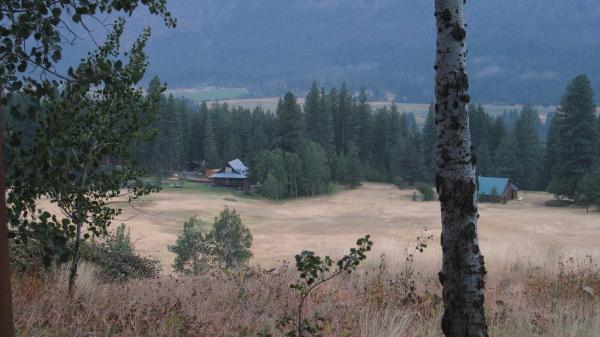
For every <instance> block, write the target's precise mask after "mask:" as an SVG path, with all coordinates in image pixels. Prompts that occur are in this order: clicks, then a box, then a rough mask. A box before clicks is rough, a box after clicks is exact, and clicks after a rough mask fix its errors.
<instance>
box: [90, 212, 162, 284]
mask: <svg viewBox="0 0 600 337" xmlns="http://www.w3.org/2000/svg"><path fill="white" fill-rule="evenodd" d="M81 259H82V260H84V261H89V262H92V263H93V264H94V265H96V266H97V267H98V268H99V270H98V272H97V275H96V276H97V277H98V278H99V279H101V280H104V281H107V282H115V281H118V282H122V281H128V280H131V279H138V278H149V277H157V276H158V275H159V272H160V261H158V260H156V259H153V258H149V257H145V256H141V255H140V254H138V253H137V252H136V251H135V248H134V246H133V242H131V236H130V232H129V229H128V228H126V227H125V224H121V225H120V226H119V227H117V228H116V230H115V233H114V234H109V235H108V236H106V237H105V238H104V239H103V241H90V242H85V243H84V244H83V245H82V247H81Z"/></svg>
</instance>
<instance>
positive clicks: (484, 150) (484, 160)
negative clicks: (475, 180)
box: [475, 140, 495, 177]
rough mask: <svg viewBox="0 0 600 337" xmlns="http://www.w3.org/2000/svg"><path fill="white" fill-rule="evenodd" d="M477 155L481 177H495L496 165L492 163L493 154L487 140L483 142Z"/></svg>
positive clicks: (477, 150)
mask: <svg viewBox="0 0 600 337" xmlns="http://www.w3.org/2000/svg"><path fill="white" fill-rule="evenodd" d="M476 153H477V164H476V167H475V168H476V170H477V175H479V176H488V177H489V176H493V175H495V170H494V164H493V162H492V152H491V150H490V147H489V146H488V142H487V140H483V141H482V142H481V144H479V147H478V148H477V149H476Z"/></svg>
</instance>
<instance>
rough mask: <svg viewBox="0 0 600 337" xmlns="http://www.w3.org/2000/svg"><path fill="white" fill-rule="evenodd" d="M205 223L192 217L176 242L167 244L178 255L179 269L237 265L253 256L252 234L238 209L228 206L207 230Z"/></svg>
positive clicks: (193, 271) (188, 271)
mask: <svg viewBox="0 0 600 337" xmlns="http://www.w3.org/2000/svg"><path fill="white" fill-rule="evenodd" d="M205 225H206V224H205V223H204V222H202V221H201V220H199V219H198V218H196V217H195V216H194V217H191V218H190V219H189V220H188V221H186V222H185V223H184V224H183V230H182V231H181V233H179V235H178V236H177V241H176V242H175V244H174V245H172V246H169V247H168V249H169V251H170V252H172V253H175V255H176V256H175V262H174V263H173V269H174V270H175V271H176V272H179V273H184V274H199V273H201V272H203V271H205V270H207V269H212V268H235V267H238V266H240V265H242V264H244V263H246V262H247V261H248V260H249V259H250V257H251V256H252V252H251V251H250V247H251V246H252V234H250V230H249V229H248V228H247V227H246V226H244V224H243V223H242V220H241V218H240V216H239V214H237V213H236V211H235V210H234V211H230V210H229V208H225V209H224V210H223V211H222V212H221V214H220V215H219V216H218V217H217V218H215V222H214V223H213V225H212V228H211V230H210V232H208V233H206V234H204V233H203V232H202V229H203V227H205Z"/></svg>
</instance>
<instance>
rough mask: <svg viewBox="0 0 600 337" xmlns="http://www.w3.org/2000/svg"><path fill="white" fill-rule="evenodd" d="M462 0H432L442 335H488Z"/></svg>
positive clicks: (453, 336) (450, 336) (447, 336)
mask: <svg viewBox="0 0 600 337" xmlns="http://www.w3.org/2000/svg"><path fill="white" fill-rule="evenodd" d="M464 6H465V0H435V17H436V22H437V48H436V49H437V50H436V63H435V67H434V68H435V70H436V74H435V95H436V104H435V112H436V124H437V134H438V139H437V174H436V189H437V191H438V194H439V198H440V204H441V213H442V237H441V244H442V251H443V260H442V270H441V271H440V273H439V278H440V282H441V283H442V286H443V299H444V316H443V319H442V330H443V332H444V335H445V336H446V337H486V336H488V334H487V325H486V322H485V313H484V308H483V302H484V299H483V289H484V276H485V273H486V271H485V267H484V262H483V255H481V252H480V250H479V244H478V239H477V218H478V214H477V203H476V200H475V193H476V190H477V178H476V176H475V161H476V159H475V154H474V153H473V149H472V147H471V136H470V133H469V120H468V116H467V110H466V105H467V104H468V103H469V100H470V98H469V95H468V94H467V91H468V89H469V81H468V78H467V73H466V56H467V48H466V33H467V32H466V27H467V25H466V23H465V15H464Z"/></svg>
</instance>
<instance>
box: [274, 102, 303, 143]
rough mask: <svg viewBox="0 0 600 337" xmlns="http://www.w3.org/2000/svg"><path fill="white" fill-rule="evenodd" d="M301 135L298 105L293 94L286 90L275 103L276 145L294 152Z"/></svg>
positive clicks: (300, 116) (300, 115) (301, 126)
mask: <svg viewBox="0 0 600 337" xmlns="http://www.w3.org/2000/svg"><path fill="white" fill-rule="evenodd" d="M303 135H304V127H303V125H302V113H301V111H300V107H299V106H298V104H297V103H296V97H294V94H292V93H291V92H288V93H286V94H285V96H284V97H283V99H280V100H279V103H278V105H277V146H278V147H279V148H281V149H282V150H284V151H288V152H296V151H297V150H298V148H299V147H300V143H301V141H302V137H303Z"/></svg>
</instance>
